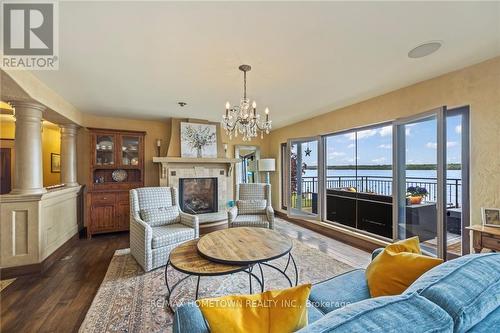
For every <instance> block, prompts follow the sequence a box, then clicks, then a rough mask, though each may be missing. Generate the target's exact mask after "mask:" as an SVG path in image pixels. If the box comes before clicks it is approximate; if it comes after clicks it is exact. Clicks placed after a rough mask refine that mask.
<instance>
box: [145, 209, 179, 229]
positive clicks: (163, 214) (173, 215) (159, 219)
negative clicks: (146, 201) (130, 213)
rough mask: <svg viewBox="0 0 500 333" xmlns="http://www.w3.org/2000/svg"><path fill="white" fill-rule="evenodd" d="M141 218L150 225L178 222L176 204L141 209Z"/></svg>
mask: <svg viewBox="0 0 500 333" xmlns="http://www.w3.org/2000/svg"><path fill="white" fill-rule="evenodd" d="M139 215H140V216H141V219H142V220H143V221H144V222H146V223H147V224H149V225H150V226H152V227H156V226H159V225H166V224H173V223H179V221H180V216H179V208H178V207H177V206H170V207H158V208H149V209H141V210H140V211H139Z"/></svg>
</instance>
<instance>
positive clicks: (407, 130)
mask: <svg viewBox="0 0 500 333" xmlns="http://www.w3.org/2000/svg"><path fill="white" fill-rule="evenodd" d="M405 134H406V136H410V135H411V128H408V127H407V128H406V129H405Z"/></svg>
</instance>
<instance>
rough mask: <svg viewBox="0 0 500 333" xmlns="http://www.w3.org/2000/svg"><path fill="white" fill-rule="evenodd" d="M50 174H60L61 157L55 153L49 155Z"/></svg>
mask: <svg viewBox="0 0 500 333" xmlns="http://www.w3.org/2000/svg"><path fill="white" fill-rule="evenodd" d="M50 172H52V173H59V172H61V155H59V154H56V153H50Z"/></svg>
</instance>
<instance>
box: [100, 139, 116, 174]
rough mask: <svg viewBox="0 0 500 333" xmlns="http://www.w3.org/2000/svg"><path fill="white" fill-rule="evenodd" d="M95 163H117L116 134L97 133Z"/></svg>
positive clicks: (104, 164) (108, 164)
mask: <svg viewBox="0 0 500 333" xmlns="http://www.w3.org/2000/svg"><path fill="white" fill-rule="evenodd" d="M95 152H96V153H95V164H96V165H98V166H113V165H115V136H114V135H97V136H96V147H95Z"/></svg>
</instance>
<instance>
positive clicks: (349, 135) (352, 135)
mask: <svg viewBox="0 0 500 333" xmlns="http://www.w3.org/2000/svg"><path fill="white" fill-rule="evenodd" d="M357 133H358V135H357V137H358V140H361V139H365V138H369V137H371V136H374V135H375V134H377V130H374V129H370V130H365V131H359V132H357ZM344 136H345V137H346V138H347V139H349V140H351V141H354V140H355V139H356V132H351V133H347V134H344Z"/></svg>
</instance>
